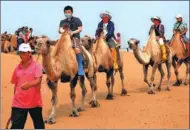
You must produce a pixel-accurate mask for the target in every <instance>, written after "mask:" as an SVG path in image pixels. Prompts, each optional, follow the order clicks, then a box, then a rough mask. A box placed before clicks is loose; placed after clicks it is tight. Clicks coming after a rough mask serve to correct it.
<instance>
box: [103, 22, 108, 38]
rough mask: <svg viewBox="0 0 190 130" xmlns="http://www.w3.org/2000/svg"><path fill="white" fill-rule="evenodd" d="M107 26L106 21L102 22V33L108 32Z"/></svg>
mask: <svg viewBox="0 0 190 130" xmlns="http://www.w3.org/2000/svg"><path fill="white" fill-rule="evenodd" d="M107 26H108V23H104V24H103V30H104V35H106V34H107V33H108V30H107Z"/></svg>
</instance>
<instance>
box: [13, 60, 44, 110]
mask: <svg viewBox="0 0 190 130" xmlns="http://www.w3.org/2000/svg"><path fill="white" fill-rule="evenodd" d="M41 76H42V66H41V65H39V64H37V63H36V62H35V61H34V60H33V59H32V60H31V61H30V63H29V65H28V66H27V68H23V67H22V65H21V63H20V64H19V65H17V67H16V68H15V70H14V73H13V75H12V79H11V83H12V84H15V87H16V91H15V94H14V97H13V103H12V107H17V108H34V107H42V98H41V92H40V88H41V84H39V85H36V86H33V87H31V88H29V89H28V90H23V89H22V88H21V86H22V84H24V83H27V82H31V81H34V80H35V79H36V78H39V77H41Z"/></svg>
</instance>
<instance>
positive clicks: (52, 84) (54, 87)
mask: <svg viewBox="0 0 190 130" xmlns="http://www.w3.org/2000/svg"><path fill="white" fill-rule="evenodd" d="M47 80H48V79H47ZM48 87H49V88H50V90H51V92H52V99H51V102H52V109H51V114H50V115H49V118H48V120H45V123H48V124H54V123H56V119H55V116H56V105H57V102H58V99H57V81H56V82H51V81H50V80H48Z"/></svg>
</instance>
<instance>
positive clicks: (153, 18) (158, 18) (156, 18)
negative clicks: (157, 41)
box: [151, 16, 162, 23]
mask: <svg viewBox="0 0 190 130" xmlns="http://www.w3.org/2000/svg"><path fill="white" fill-rule="evenodd" d="M154 20H158V21H160V23H161V22H162V20H161V18H160V17H158V16H154V17H152V18H151V21H152V22H154Z"/></svg>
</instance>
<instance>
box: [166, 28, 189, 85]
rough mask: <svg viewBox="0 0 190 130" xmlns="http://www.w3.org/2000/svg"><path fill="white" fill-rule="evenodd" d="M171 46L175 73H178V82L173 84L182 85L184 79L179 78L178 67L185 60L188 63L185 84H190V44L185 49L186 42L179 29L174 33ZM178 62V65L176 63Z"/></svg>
mask: <svg viewBox="0 0 190 130" xmlns="http://www.w3.org/2000/svg"><path fill="white" fill-rule="evenodd" d="M169 47H170V48H171V51H172V54H173V61H172V65H173V67H174V70H175V75H176V82H175V83H174V84H173V86H180V84H181V83H182V80H181V79H180V78H179V72H178V69H179V68H180V66H181V65H182V63H183V62H184V63H185V65H186V77H185V81H184V85H188V83H189V82H190V81H189V78H188V77H189V76H188V75H189V73H190V64H189V63H190V46H189V44H187V46H186V48H187V50H185V44H184V42H183V40H182V39H181V36H180V32H179V31H177V32H176V34H174V35H173V37H172V39H171V41H170V43H169ZM176 63H177V65H176Z"/></svg>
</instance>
